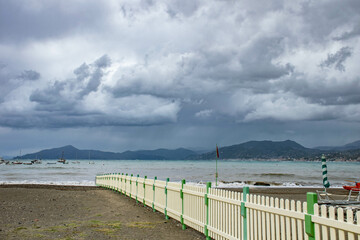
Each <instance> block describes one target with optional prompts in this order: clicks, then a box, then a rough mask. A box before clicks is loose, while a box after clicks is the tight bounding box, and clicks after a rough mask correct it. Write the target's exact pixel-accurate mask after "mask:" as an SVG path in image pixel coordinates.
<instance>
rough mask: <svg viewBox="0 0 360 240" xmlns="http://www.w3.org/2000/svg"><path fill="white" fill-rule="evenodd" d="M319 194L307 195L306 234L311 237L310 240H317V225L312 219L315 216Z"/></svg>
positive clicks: (310, 193)
mask: <svg viewBox="0 0 360 240" xmlns="http://www.w3.org/2000/svg"><path fill="white" fill-rule="evenodd" d="M317 200H318V199H317V194H316V193H313V192H308V193H307V194H306V201H307V214H305V232H306V234H307V235H308V236H309V240H315V224H314V222H313V221H312V219H311V216H312V215H314V205H315V203H317Z"/></svg>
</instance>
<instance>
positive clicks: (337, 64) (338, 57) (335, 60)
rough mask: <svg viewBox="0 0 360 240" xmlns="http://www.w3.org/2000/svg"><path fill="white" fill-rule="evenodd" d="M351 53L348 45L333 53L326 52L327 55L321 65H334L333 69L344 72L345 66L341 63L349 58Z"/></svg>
mask: <svg viewBox="0 0 360 240" xmlns="http://www.w3.org/2000/svg"><path fill="white" fill-rule="evenodd" d="M351 54H352V49H351V48H350V47H343V48H341V49H340V50H339V51H337V52H336V53H335V54H328V57H327V59H326V60H325V61H323V62H322V63H321V64H320V66H321V67H334V68H335V69H337V70H339V71H341V72H344V71H345V67H344V65H343V63H344V61H345V60H346V59H347V58H349V57H350V56H351Z"/></svg>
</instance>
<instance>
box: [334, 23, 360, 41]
mask: <svg viewBox="0 0 360 240" xmlns="http://www.w3.org/2000/svg"><path fill="white" fill-rule="evenodd" d="M359 35H360V24H358V23H357V24H356V25H355V26H354V27H353V29H352V30H351V31H347V32H344V33H342V34H341V35H340V36H339V37H334V39H335V40H348V39H351V38H354V37H358V36H359Z"/></svg>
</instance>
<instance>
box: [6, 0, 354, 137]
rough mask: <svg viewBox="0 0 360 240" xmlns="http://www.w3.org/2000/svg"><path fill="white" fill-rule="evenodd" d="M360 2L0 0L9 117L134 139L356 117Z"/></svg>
mask: <svg viewBox="0 0 360 240" xmlns="http://www.w3.org/2000/svg"><path fill="white" fill-rule="evenodd" d="M359 9H360V3H359V1H356V0H349V1H342V2H339V1H334V0H326V1H316V2H314V1H301V2H294V1H265V0H264V1H256V2H254V1H250V0H245V1H205V0H197V1H191V2H187V3H184V2H183V1H179V0H172V1H151V0H134V1H121V2H118V1H112V0H109V1H87V2H86V3H85V2H83V1H74V2H66V3H64V2H63V1H50V2H48V1H31V2H30V3H28V2H27V1H26V2H25V1H20V0H15V1H0V29H1V34H0V63H1V65H0V81H1V84H2V86H1V88H0V126H2V127H6V128H23V129H24V128H28V129H31V128H40V129H47V128H74V127H76V128H87V127H94V128H99V127H105V128H113V129H121V130H122V131H124V132H127V133H129V134H128V137H129V135H131V134H134V138H135V137H138V136H140V135H141V131H148V133H149V134H148V136H150V135H151V134H154V132H157V131H158V130H159V129H161V130H163V131H166V129H167V130H169V132H171V134H172V136H176V137H178V138H179V139H183V141H184V139H186V137H189V136H191V134H192V133H194V134H195V133H197V134H201V135H202V136H206V137H204V138H206V139H205V140H206V141H205V140H204V139H203V140H204V142H209V141H212V140H213V139H214V138H215V137H214V136H215V135H217V134H219V133H221V132H222V131H221V129H222V130H224V132H226V133H228V134H234V135H232V136H225V135H222V137H223V138H228V139H229V142H230V139H231V141H232V140H234V139H236V137H237V135H238V134H235V133H233V132H234V131H231V129H226V126H231V128H234V129H240V130H241V131H245V130H244V129H245V127H243V126H251V127H250V128H251V129H252V130H253V131H252V132H253V133H252V132H251V131H246V133H247V134H248V136H249V138H261V136H260V135H257V134H260V133H254V131H255V130H256V129H258V128H257V127H260V126H268V127H269V128H271V127H273V126H274V125H277V124H280V125H284V126H285V125H286V124H288V126H290V125H291V126H292V127H293V126H294V125H296V124H298V125H299V126H304V129H306V131H308V132H311V131H310V130H309V129H311V127H310V125H309V122H313V124H314V122H323V123H325V122H327V121H332V122H339V123H340V122H341V123H343V122H349V123H358V121H359V119H360V116H359V115H360V113H359V111H358V110H357V109H359V107H360V97H359V94H358V93H357V90H358V89H359V87H360V79H359V74H360V72H359V71H360V70H359V68H358V67H357V62H359V61H360V54H359V53H360V44H359V41H360V40H359V34H358V33H359V31H358V30H359V24H358V22H360V14H359V12H360V10H359ZM100 56H101V57H100ZM325 125H326V124H325ZM342 126H344V129H346V127H345V126H346V124H345V125H342ZM0 128H1V127H0ZM197 128H199V129H200V128H201V130H198V131H197V130H196V129H197ZM229 128H230V127H229ZM264 128H265V127H264ZM284 128H285V127H284ZM131 129H137V130H136V131H135V130H134V132H135V133H134V132H132V130H131ZM139 129H142V130H141V131H140V130H139ZM145 129H146V130H145ZM214 129H219V131H216V130H214ZM276 129H277V130H279V129H281V127H279V126H278V127H276ZM283 130H284V131H283V132H284V134H283V135H281V136H289V135H288V133H294V132H295V133H299V132H300V133H301V129H297V130H296V131H295V130H293V129H292V128H290V129H283ZM0 131H1V129H0ZM262 131H263V132H266V129H262ZM208 132H209V135H207V133H208ZM268 132H269V134H268V135H266V136H273V135H274V136H275V135H276V133H274V132H273V131H271V130H270V129H268ZM278 132H280V131H278ZM130 133H131V134H130ZM210 133H211V134H214V135H213V137H211V136H210ZM0 134H1V133H0ZM264 136H265V135H264ZM276 136H277V137H278V138H281V137H280V135H276ZM275 138H276V137H275ZM194 139H195V137H194ZM196 139H197V140H198V141H201V137H199V138H198V137H196ZM124 141H125V140H124ZM174 141H175V140H174ZM157 142H158V143H160V142H161V140H159V139H158V140H157Z"/></svg>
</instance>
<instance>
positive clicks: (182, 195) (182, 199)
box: [180, 179, 186, 230]
mask: <svg viewBox="0 0 360 240" xmlns="http://www.w3.org/2000/svg"><path fill="white" fill-rule="evenodd" d="M185 183H186V181H185V179H183V180H182V181H181V190H180V198H181V216H180V221H181V225H182V229H183V230H185V229H186V225H185V224H184V216H183V215H184V192H183V189H184V184H185Z"/></svg>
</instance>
